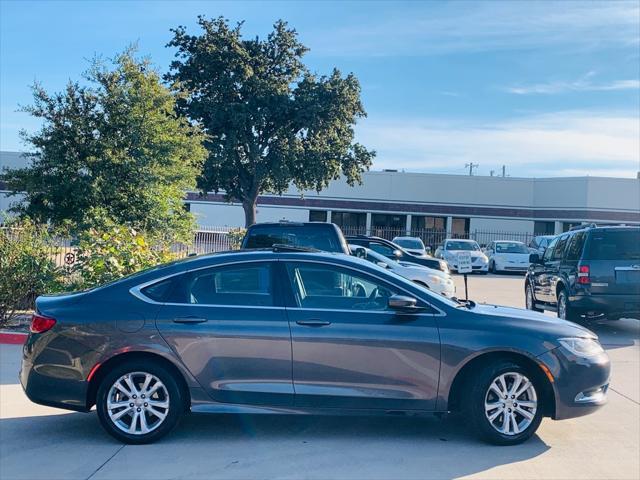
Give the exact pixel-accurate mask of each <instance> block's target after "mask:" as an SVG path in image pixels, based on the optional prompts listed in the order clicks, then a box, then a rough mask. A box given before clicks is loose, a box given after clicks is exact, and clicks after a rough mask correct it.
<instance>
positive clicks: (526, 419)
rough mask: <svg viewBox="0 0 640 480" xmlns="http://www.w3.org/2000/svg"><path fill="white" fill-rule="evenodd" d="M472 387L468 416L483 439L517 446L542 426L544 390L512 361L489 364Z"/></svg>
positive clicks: (498, 443) (472, 383) (470, 387)
mask: <svg viewBox="0 0 640 480" xmlns="http://www.w3.org/2000/svg"><path fill="white" fill-rule="evenodd" d="M468 388H469V390H470V392H469V396H468V404H467V413H468V415H469V416H470V420H471V424H472V426H473V428H474V430H475V431H476V433H477V434H478V435H479V436H480V437H481V438H482V439H483V440H485V441H487V442H489V443H493V444H496V445H515V444H518V443H522V442H524V441H525V440H527V439H529V438H530V437H531V436H532V435H533V434H534V433H535V431H536V430H537V429H538V427H539V426H540V422H541V421H542V416H543V405H542V402H541V399H542V395H541V393H542V391H541V389H540V387H539V386H538V385H537V382H536V380H535V379H534V378H533V376H532V375H531V374H530V373H529V372H528V371H527V370H526V369H525V368H523V367H521V366H520V365H518V364H516V363H513V362H508V361H500V362H496V363H493V364H490V365H487V366H486V367H484V368H483V369H482V370H481V371H480V372H479V374H478V375H477V376H475V377H474V379H473V380H472V381H471V384H470V385H469V386H468Z"/></svg>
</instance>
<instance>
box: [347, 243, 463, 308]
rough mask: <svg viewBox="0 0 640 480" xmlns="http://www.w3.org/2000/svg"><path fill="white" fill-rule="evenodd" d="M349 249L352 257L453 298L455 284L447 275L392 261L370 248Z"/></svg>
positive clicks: (353, 246)
mask: <svg viewBox="0 0 640 480" xmlns="http://www.w3.org/2000/svg"><path fill="white" fill-rule="evenodd" d="M349 248H350V249H351V254H352V255H355V256H356V257H360V258H364V259H365V260H368V261H370V262H372V263H375V264H376V265H378V266H380V267H382V268H386V269H388V270H390V271H392V272H393V273H396V274H398V275H400V276H401V277H404V278H406V279H409V280H411V281H412V282H415V283H417V284H418V285H422V286H423V287H426V288H428V289H429V290H433V291H434V292H436V293H439V294H441V295H445V296H447V297H453V296H454V295H455V293H456V286H455V283H454V282H453V279H452V278H451V275H449V274H448V273H445V272H442V271H440V270H436V269H434V268H429V267H425V266H422V265H418V264H417V263H410V262H401V261H398V260H392V259H390V258H387V257H385V256H384V255H381V254H380V253H378V252H374V251H373V250H371V249H370V248H366V247H361V246H359V245H350V246H349Z"/></svg>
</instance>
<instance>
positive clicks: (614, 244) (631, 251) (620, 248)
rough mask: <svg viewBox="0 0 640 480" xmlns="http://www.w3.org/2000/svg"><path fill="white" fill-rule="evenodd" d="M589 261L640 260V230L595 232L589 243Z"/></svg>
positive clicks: (587, 256) (592, 233) (587, 255)
mask: <svg viewBox="0 0 640 480" xmlns="http://www.w3.org/2000/svg"><path fill="white" fill-rule="evenodd" d="M586 258H587V259H589V260H640V230H602V231H597V230H594V231H592V232H591V236H590V239H589V242H588V247H587V254H586Z"/></svg>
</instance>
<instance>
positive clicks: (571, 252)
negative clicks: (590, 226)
mask: <svg viewBox="0 0 640 480" xmlns="http://www.w3.org/2000/svg"><path fill="white" fill-rule="evenodd" d="M585 238H586V233H585V232H578V233H576V234H575V235H574V236H573V237H571V240H570V241H569V246H568V247H567V255H566V260H569V261H575V260H580V257H582V248H583V247H584V240H585Z"/></svg>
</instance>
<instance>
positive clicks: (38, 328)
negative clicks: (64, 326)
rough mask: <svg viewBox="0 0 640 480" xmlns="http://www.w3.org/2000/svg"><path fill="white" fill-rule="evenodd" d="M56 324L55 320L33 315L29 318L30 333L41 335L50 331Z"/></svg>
mask: <svg viewBox="0 0 640 480" xmlns="http://www.w3.org/2000/svg"><path fill="white" fill-rule="evenodd" d="M55 324H56V319H55V318H51V317H45V316H44V315H40V314H39V313H34V314H33V316H32V317H31V328H30V330H31V333H42V332H46V331H47V330H51V329H52V328H53V326H54V325H55Z"/></svg>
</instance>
